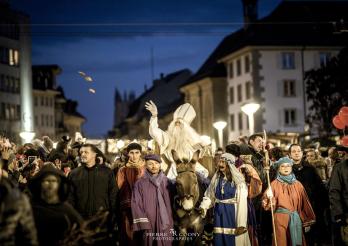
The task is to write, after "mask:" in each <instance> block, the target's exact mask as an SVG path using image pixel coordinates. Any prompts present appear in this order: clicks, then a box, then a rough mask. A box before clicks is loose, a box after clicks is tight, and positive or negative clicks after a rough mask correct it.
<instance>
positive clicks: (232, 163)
mask: <svg viewBox="0 0 348 246" xmlns="http://www.w3.org/2000/svg"><path fill="white" fill-rule="evenodd" d="M146 108H147V109H148V110H149V111H150V112H151V115H152V116H151V119H150V126H149V127H150V129H149V134H150V136H151V137H152V138H153V139H154V140H155V141H156V143H157V147H158V148H157V149H148V148H147V147H145V146H142V145H140V144H139V143H136V142H132V143H130V144H129V145H128V146H126V147H125V148H124V149H123V150H122V151H121V152H120V154H119V155H118V156H117V157H116V158H112V161H110V160H109V159H108V158H107V157H106V156H105V155H104V154H103V153H102V152H101V151H100V150H99V149H98V148H97V147H96V146H95V145H93V144H88V143H84V141H82V140H81V139H80V140H78V141H73V140H72V139H71V138H70V137H68V136H64V137H62V139H60V141H59V142H58V144H57V146H56V147H55V148H53V142H52V140H51V139H50V138H48V137H43V138H42V139H36V140H34V141H33V142H32V143H26V144H24V145H16V144H14V143H11V141H10V140H9V139H7V138H5V137H2V138H1V139H0V151H1V160H0V245H193V244H196V245H217V246H219V245H237V246H238V245H271V244H273V245H279V246H283V245H347V242H348V240H347V237H348V232H347V230H348V226H347V223H348V160H347V159H348V148H346V147H343V146H334V147H331V148H329V149H328V150H327V152H326V153H325V152H323V153H320V152H319V150H318V149H312V148H309V149H303V148H302V146H301V145H299V144H296V143H295V144H292V145H290V146H289V148H288V149H281V148H280V147H270V145H267V143H266V142H265V137H264V135H263V134H253V135H251V136H249V137H248V138H247V139H242V138H241V139H238V140H235V141H232V142H230V143H228V144H227V145H226V146H225V147H224V148H223V149H222V148H220V149H218V150H216V151H215V153H214V155H211V154H212V152H209V151H207V148H208V147H209V146H208V145H209V144H208V143H206V142H204V141H203V140H201V139H200V138H199V136H198V134H197V135H196V132H195V131H194V129H193V128H191V127H190V123H191V121H192V120H193V118H194V116H195V112H194V109H193V108H192V106H191V105H189V104H184V105H182V106H180V107H179V108H178V109H177V110H176V111H175V113H174V119H173V122H172V124H171V125H170V126H169V127H168V130H167V131H163V130H161V129H159V128H158V124H157V108H156V106H155V104H154V103H153V102H149V103H147V105H146ZM207 153H209V154H210V156H209V157H210V160H211V161H210V162H206V161H205V157H207ZM207 163H208V164H207ZM209 163H210V166H209ZM198 184H205V186H204V185H202V186H200V187H204V188H203V191H202V192H199V189H198V188H196V187H198ZM195 193H199V194H200V195H199V196H197V195H196V194H195ZM181 194H184V195H181ZM193 211H194V212H193ZM195 214H198V217H194V216H195ZM202 223H203V224H204V225H203V226H202ZM185 226H186V227H187V228H195V229H193V231H190V230H189V229H188V230H184V229H185ZM190 226H191V227H190ZM192 226H193V227H192ZM200 226H201V227H202V231H200V229H199V228H201V227H200ZM203 227H204V228H203ZM196 230H198V231H196ZM198 238H199V239H198Z"/></svg>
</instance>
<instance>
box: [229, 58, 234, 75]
mask: <svg viewBox="0 0 348 246" xmlns="http://www.w3.org/2000/svg"><path fill="white" fill-rule="evenodd" d="M233 72H234V71H233V61H232V62H231V63H229V64H228V77H229V78H230V79H232V78H233V75H234V73H233Z"/></svg>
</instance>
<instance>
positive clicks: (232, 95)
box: [230, 87, 234, 104]
mask: <svg viewBox="0 0 348 246" xmlns="http://www.w3.org/2000/svg"><path fill="white" fill-rule="evenodd" d="M233 103H234V87H230V104H233Z"/></svg>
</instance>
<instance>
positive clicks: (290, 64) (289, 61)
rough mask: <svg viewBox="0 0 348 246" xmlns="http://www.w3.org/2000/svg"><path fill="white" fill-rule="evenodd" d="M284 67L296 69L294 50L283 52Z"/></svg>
mask: <svg viewBox="0 0 348 246" xmlns="http://www.w3.org/2000/svg"><path fill="white" fill-rule="evenodd" d="M282 68H283V69H295V53H294V52H283V53H282Z"/></svg>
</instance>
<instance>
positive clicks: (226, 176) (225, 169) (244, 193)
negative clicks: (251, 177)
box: [200, 153, 251, 246]
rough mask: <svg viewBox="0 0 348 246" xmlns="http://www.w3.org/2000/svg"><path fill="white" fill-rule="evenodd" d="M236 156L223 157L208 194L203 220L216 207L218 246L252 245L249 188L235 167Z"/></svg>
mask: <svg viewBox="0 0 348 246" xmlns="http://www.w3.org/2000/svg"><path fill="white" fill-rule="evenodd" d="M235 161H236V158H235V156H233V155H232V154H229V153H224V154H222V155H221V158H220V161H219V164H218V168H219V169H218V171H217V172H216V173H215V175H214V176H213V178H212V180H211V183H210V185H209V187H208V189H207V190H206V191H205V193H204V197H203V201H202V202H201V205H200V210H201V213H202V216H203V217H204V216H205V214H206V211H207V210H208V209H209V208H210V207H214V230H213V232H214V245H216V246H222V245H232V246H236V245H243V246H245V245H251V244H250V239H249V234H248V233H247V227H248V224H247V220H248V204H247V197H248V188H247V185H246V183H245V179H244V176H243V174H242V173H240V172H239V171H238V169H237V168H236V166H235V165H234V164H235Z"/></svg>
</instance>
